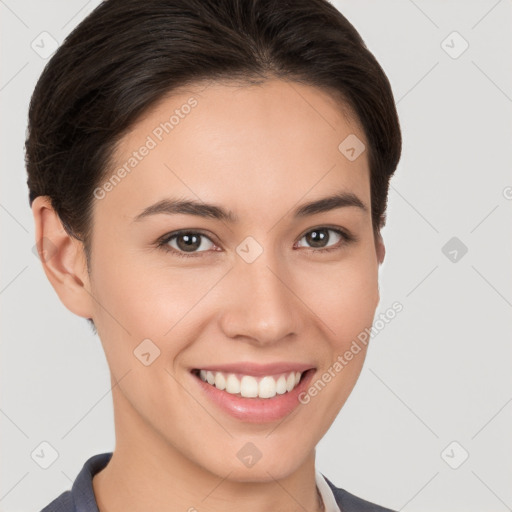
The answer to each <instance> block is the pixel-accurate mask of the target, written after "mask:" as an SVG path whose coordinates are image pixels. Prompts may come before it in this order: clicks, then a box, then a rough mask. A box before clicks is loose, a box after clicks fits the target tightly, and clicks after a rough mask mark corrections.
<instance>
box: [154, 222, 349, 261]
mask: <svg viewBox="0 0 512 512" xmlns="http://www.w3.org/2000/svg"><path fill="white" fill-rule="evenodd" d="M324 229H326V230H327V231H334V232H335V233H336V234H338V235H340V236H341V238H342V240H341V241H340V242H338V243H337V244H336V245H334V246H332V247H324V248H322V249H314V248H310V250H311V251H312V252H320V253H328V252H331V251H336V250H340V249H342V248H343V247H344V246H345V245H347V244H348V243H350V242H355V241H357V238H356V237H355V236H354V235H350V234H348V233H346V232H344V231H341V230H340V229H335V228H331V227H329V226H320V227H316V228H312V229H310V230H309V231H306V232H305V233H304V234H303V235H302V236H301V237H300V238H299V240H302V238H304V237H305V236H306V235H307V234H309V233H311V232H313V231H320V230H324ZM185 233H186V234H193V235H201V236H204V237H205V238H208V240H210V242H212V243H214V242H213V240H211V238H210V237H209V236H208V235H206V234H205V233H203V232H201V231H193V230H189V229H182V230H179V231H173V232H172V233H168V234H167V235H164V237H162V238H160V239H159V240H158V241H157V243H156V247H157V248H158V249H162V250H164V251H165V252H167V253H169V252H171V253H173V254H175V255H176V256H178V257H180V258H197V257H198V256H201V253H203V252H208V251H198V252H195V253H189V254H188V253H186V252H184V251H177V250H176V249H174V248H173V247H170V246H169V245H167V244H168V243H169V242H170V241H171V240H172V239H173V238H175V237H178V236H179V235H181V234H185Z"/></svg>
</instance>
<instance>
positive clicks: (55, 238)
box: [32, 196, 93, 318]
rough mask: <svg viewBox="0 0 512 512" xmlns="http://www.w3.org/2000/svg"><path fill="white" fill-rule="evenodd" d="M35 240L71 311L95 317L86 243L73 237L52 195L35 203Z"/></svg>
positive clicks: (57, 288)
mask: <svg viewBox="0 0 512 512" xmlns="http://www.w3.org/2000/svg"><path fill="white" fill-rule="evenodd" d="M32 214H33V216H34V225H35V240H36V246H37V249H38V253H39V259H40V260H41V263H42V265H43V270H44V272H45V274H46V277H47V278H48V280H49V281H50V283H51V284H52V286H53V288H54V290H55V291H56V293H57V295H58V296H59V298H60V300H61V302H62V303H63V304H64V305H65V306H66V308H68V309H69V310H70V311H71V312H73V313H75V314H76V315H78V316H81V317H84V318H92V316H93V314H92V313H93V311H92V296H91V293H90V291H89V276H88V273H87V266H86V262H85V255H84V251H83V244H82V242H80V241H79V240H77V239H76V238H73V237H72V236H70V235H69V234H68V233H67V232H66V230H65V229H64V227H63V225H62V222H61V220H60V218H59V216H58V215H57V213H56V212H55V210H54V209H53V207H52V205H51V200H50V198H49V196H39V197H36V198H35V199H34V201H33V202H32Z"/></svg>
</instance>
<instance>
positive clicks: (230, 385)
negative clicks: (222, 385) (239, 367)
mask: <svg viewBox="0 0 512 512" xmlns="http://www.w3.org/2000/svg"><path fill="white" fill-rule="evenodd" d="M226 391H227V392H228V393H231V394H232V395H237V394H238V393H240V381H239V380H238V379H237V378H236V377H235V376H234V375H233V374H230V375H228V378H227V380H226Z"/></svg>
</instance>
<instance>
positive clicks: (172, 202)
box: [133, 192, 368, 223]
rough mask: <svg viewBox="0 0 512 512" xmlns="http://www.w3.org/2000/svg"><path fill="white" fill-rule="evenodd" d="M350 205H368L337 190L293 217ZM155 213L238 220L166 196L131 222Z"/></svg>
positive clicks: (207, 206) (208, 207) (214, 208)
mask: <svg viewBox="0 0 512 512" xmlns="http://www.w3.org/2000/svg"><path fill="white" fill-rule="evenodd" d="M350 206H352V207H356V208H359V209H360V210H361V211H363V212H367V211H368V207H367V206H366V205H365V204H364V203H363V202H362V201H361V200H360V199H359V198H358V197H357V196H356V195H355V194H353V193H351V192H338V193H337V194H334V195H331V196H328V197H323V198H321V199H316V200H314V201H310V202H309V203H305V204H302V205H301V206H299V207H298V208H296V209H295V210H294V211H293V217H295V218H302V217H306V216H308V215H315V214H318V213H323V212H328V211H331V210H334V209H337V208H345V207H350ZM157 214H167V215H176V214H184V215H196V216H198V217H205V218H212V219H217V220H221V221H226V222H230V223H236V222H238V221H239V219H238V216H237V215H236V214H235V213H233V212H232V211H231V210H225V209H224V208H222V207H221V206H218V205H215V204H209V203H203V202H200V201H195V200H192V199H174V198H166V199H162V200H161V201H158V202H156V203H154V204H152V205H151V206H148V207H147V208H145V209H144V210H143V211H142V212H141V213H139V214H138V215H136V216H135V217H134V219H133V222H139V221H141V220H143V219H145V218H147V217H149V216H152V215H157Z"/></svg>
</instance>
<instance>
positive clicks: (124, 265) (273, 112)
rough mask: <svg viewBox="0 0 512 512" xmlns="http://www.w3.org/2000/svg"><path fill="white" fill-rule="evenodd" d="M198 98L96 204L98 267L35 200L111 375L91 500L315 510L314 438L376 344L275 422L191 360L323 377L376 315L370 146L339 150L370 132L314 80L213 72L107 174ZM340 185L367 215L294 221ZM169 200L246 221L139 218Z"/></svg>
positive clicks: (156, 113)
mask: <svg viewBox="0 0 512 512" xmlns="http://www.w3.org/2000/svg"><path fill="white" fill-rule="evenodd" d="M192 96H193V97H194V98H195V99H196V100H197V101H198V104H197V106H196V107H195V108H193V109H192V110H191V112H190V114H188V115H187V116H185V117H184V118H183V119H181V120H180V122H179V124H178V125H176V126H175V127H174V129H173V130H172V132H171V133H169V134H166V135H165V136H164V138H163V140H162V141H161V142H159V144H158V145H157V147H156V148H155V149H153V150H151V151H150V153H149V154H148V155H147V156H146V157H145V158H144V159H143V160H142V161H141V162H139V163H138V165H137V166H136V167H135V168H134V169H133V170H132V171H131V173H130V174H128V175H127V176H126V177H124V178H123V180H122V181H121V183H119V184H118V185H116V186H115V187H114V188H113V189H112V190H111V191H110V192H108V193H107V194H106V196H105V197H104V198H103V199H101V200H98V199H95V204H94V218H93V238H92V265H91V273H90V275H89V274H88V273H87V268H86V264H85V258H84V254H83V247H82V244H81V243H80V242H78V241H77V240H75V239H73V238H70V237H69V236H68V235H67V234H66V232H65V231H64V229H63V227H62V225H61V223H60V221H59V219H58V217H57V215H56V214H55V212H54V211H53V209H52V208H51V205H50V203H49V200H48V198H47V197H38V198H37V199H36V200H35V201H34V202H33V206H32V209H33V215H34V220H35V226H36V240H40V239H41V238H42V237H46V238H47V239H49V240H51V242H52V243H53V244H54V246H55V253H54V254H53V256H52V257H51V258H49V259H48V260H47V261H43V262H42V263H43V268H44V271H45V273H46V275H47V277H48V279H49V280H50V282H51V284H52V286H53V287H54V289H55V291H56V292H57V294H58V295H59V297H60V299H61V301H62V302H63V304H64V305H65V306H66V307H67V308H68V309H69V310H70V311H72V312H73V313H75V314H77V315H79V316H82V317H84V318H93V320H94V322H95V325H96V327H97V330H98V335H99V337H100V339H101V342H102V345H103V348H104V350H105V355H106V358H107V361H108V364H109V367H110V371H111V378H112V386H113V389H112V396H113V403H114V417H115V433H116V446H115V450H114V455H113V457H112V460H111V461H110V463H109V464H108V465H107V467H106V468H105V469H104V470H103V471H101V472H100V473H98V474H97V475H96V476H95V477H94V479H93V488H94V492H95V495H96V499H97V501H98V504H99V508H100V510H101V511H102V512H104V511H107V510H108V512H118V511H119V512H120V511H127V510H154V511H162V512H163V511H185V510H189V509H190V510H193V509H191V507H195V509H197V510H199V511H201V512H203V511H204V512H209V511H220V510H222V511H224V512H230V511H234V510H237V511H238V510H240V507H241V505H242V504H243V510H244V511H246V512H261V511H267V510H279V511H292V510H298V509H302V507H304V509H306V510H311V511H314V510H320V508H319V504H318V501H317V496H316V488H315V480H314V471H315V446H316V445H317V443H318V442H319V440H320V439H321V438H322V437H323V435H324V434H325V433H326V431H327V430H328V429H329V427H330V426H331V424H332V422H333V421H334V419H335V418H336V416H337V414H338V412H339V410H340V409H341V407H342V406H343V404H344V403H345V401H346V400H347V398H348V396H349V394H350V393H351V391H352V389H353V387H354V385H355V383H356V381H357V379H358V377H359V374H360V372H361V368H362V365H363V362H364V359H365V356H366V348H363V350H361V352H359V353H358V354H357V355H356V356H354V358H353V359H352V360H351V361H350V363H349V364H347V366H346V367H345V368H344V369H343V370H342V371H341V372H340V373H339V374H337V376H336V377H335V378H334V379H332V381H331V382H330V383H329V384H328V385H327V386H325V388H324V389H323V390H322V391H321V392H320V393H318V395H317V396H316V397H314V398H313V399H311V401H310V402H309V403H308V404H305V405H300V406H299V407H297V408H296V409H295V410H294V411H293V412H292V413H291V414H290V415H289V416H287V417H286V419H285V420H284V421H281V422H272V423H265V424H252V423H247V422H242V421H239V420H237V419H235V418H233V417H231V416H230V415H228V414H226V413H224V412H223V411H221V410H219V409H218V408H217V407H216V405H215V404H213V403H212V402H210V401H208V399H206V398H205V397H204V395H203V394H202V393H201V392H200V391H201V390H200V389H199V387H198V385H197V383H196V382H195V380H194V379H195V377H193V376H192V375H191V374H190V372H189V369H190V368H193V367H194V368H200V367H201V366H202V365H206V364H213V363H216V364H222V363H234V362H239V361H251V362H259V363H269V362H275V361H294V362H308V363H311V365H312V366H314V367H316V368H317V374H316V375H317V376H319V375H321V374H322V373H323V372H325V371H326V370H327V368H329V367H330V366H332V364H333V362H334V361H335V360H336V358H337V357H338V356H339V355H342V354H344V353H345V351H346V350H347V349H348V348H349V347H350V344H351V343H352V341H353V340H354V339H356V337H357V335H358V334H359V333H360V332H361V331H363V330H364V329H365V328H366V327H368V328H369V327H370V326H371V325H372V322H373V318H374V314H375V309H376V307H377V305H378V303H379V288H378V270H379V264H380V263H382V260H383V258H384V253H385V250H384V245H383V242H382V239H381V237H380V235H376V234H375V233H374V232H373V229H372V222H371V211H370V179H369V167H368V159H367V152H366V151H365V152H363V153H362V154H361V156H360V157H359V158H357V159H356V160H355V161H349V160H348V159H347V158H345V156H344V155H343V154H342V153H341V152H340V151H339V150H338V145H339V144H340V142H341V141H343V140H344V139H345V138H346V137H347V136H348V135H349V134H355V135H356V136H357V137H358V138H359V139H360V140H362V141H364V143H365V144H366V140H365V136H364V133H363V131H362V129H361V127H360V126H359V124H358V123H357V122H356V121H354V118H353V117H352V118H351V119H349V118H348V117H346V116H345V114H344V113H343V111H342V109H340V107H339V105H338V104H337V103H336V102H335V101H334V99H333V98H332V97H331V96H330V95H329V94H328V93H326V92H324V91H322V90H319V89H317V88H314V87H310V86H306V85H301V84H297V83H287V82H284V81H280V80H268V81H266V82H264V83H263V84H262V85H258V86H240V85H234V84H229V83H223V84H220V83H217V84H209V85H208V86H207V87H204V86H203V87H199V86H198V87H195V88H190V89H188V90H187V91H181V92H180V93H179V94H173V95H172V96H169V97H167V98H165V99H164V100H162V101H161V102H160V103H159V104H158V105H156V106H155V108H153V109H151V111H150V112H148V114H147V115H145V116H144V117H143V118H142V119H141V120H139V121H138V122H137V123H136V125H135V126H134V127H133V129H132V130H131V131H130V132H129V133H128V134H127V135H126V136H125V137H124V138H123V139H122V141H121V143H120V144H119V146H118V147H117V149H116V154H115V165H114V166H113V170H115V169H116V168H117V167H116V166H121V165H122V164H123V163H124V162H126V160H127V159H128V158H129V156H130V155H131V154H132V152H133V151H134V150H137V149H138V148H139V147H140V146H142V145H143V144H144V142H145V141H146V138H147V136H148V135H150V134H151V133H152V131H153V130H154V129H155V127H156V126H158V125H159V123H160V122H163V121H165V120H168V119H169V116H170V113H172V112H173V111H174V110H175V109H176V108H180V106H182V105H183V104H185V103H186V102H187V100H188V99H189V98H191V97H192ZM339 190H343V191H346V192H352V193H353V194H355V195H357V197H358V198H359V199H360V200H361V201H362V202H363V203H364V204H365V205H366V206H367V210H366V211H363V210H362V209H360V208H356V207H353V206H348V207H343V208H337V209H333V210H331V211H328V212H323V213H318V214H315V215H310V216H307V217H303V218H298V219H294V218H292V215H291V211H292V210H293V209H294V208H295V207H297V206H299V205H300V204H303V203H305V202H309V201H311V200H314V199H319V198H322V197H325V196H328V195H331V194H332V193H333V192H334V191H339ZM171 196H172V197H176V196H179V197H186V198H189V199H198V198H199V199H200V200H201V201H204V202H212V203H215V204H217V205H220V206H223V207H224V208H226V209H230V210H232V211H233V212H234V213H235V214H236V215H237V216H238V217H239V221H238V223H236V224H230V223H229V222H223V221H220V220H217V219H213V218H202V217H197V216H193V215H185V214H179V215H168V214H158V215H154V216H151V217H147V218H146V219H145V220H142V221H139V222H133V218H134V217H135V216H136V215H137V214H138V213H140V212H141V211H142V210H143V209H144V208H146V207H147V206H149V205H151V204H153V203H155V202H156V201H158V200H160V199H163V198H166V197H171ZM325 225H327V226H329V227H330V228H336V227H337V228H340V229H342V230H343V229H344V230H348V231H349V232H350V233H351V234H353V235H354V236H355V237H357V240H356V241H352V242H345V243H344V242H343V239H340V238H339V236H337V235H336V233H334V232H332V231H329V232H328V233H329V235H330V239H329V241H328V242H324V246H331V247H332V246H338V249H336V250H333V251H330V252H327V253H320V252H318V250H319V248H321V246H319V247H316V246H314V245H312V242H311V240H308V238H307V237H306V236H305V235H307V234H308V233H310V232H311V231H312V230H313V228H321V227H322V226H325ZM178 229H191V230H192V229H195V230H201V231H202V232H205V234H206V235H207V237H204V238H201V240H202V244H201V247H200V248H199V249H196V251H195V254H196V255H198V256H197V257H190V258H183V257H179V256H177V255H174V254H173V253H172V252H166V251H165V250H164V249H162V248H160V249H158V248H156V247H155V243H156V241H157V240H158V238H159V237H162V236H163V235H165V234H167V233H171V232H173V231H175V230H178ZM247 236H251V237H253V238H254V239H255V240H257V242H258V243H259V244H260V246H261V247H262V248H263V253H262V254H261V255H260V256H259V257H258V258H257V259H256V260H255V261H254V262H252V263H247V262H246V261H245V260H244V259H242V258H241V257H240V256H239V255H238V253H237V252H236V248H237V246H238V245H239V244H240V243H241V242H242V241H243V240H244V239H245V238H246V237H247ZM209 239H210V240H209ZM171 244H172V247H173V248H174V249H175V250H179V247H183V246H184V245H183V244H181V246H180V245H178V240H176V239H174V242H169V243H168V246H169V245H171ZM216 248H217V249H219V250H215V249H216ZM315 251H316V252H315ZM146 338H149V339H151V340H152V342H153V343H154V344H155V345H156V346H158V348H159V349H160V356H159V357H158V358H156V359H155V360H154V362H152V363H151V365H149V366H145V365H143V364H141V362H140V360H139V359H138V358H137V357H135V356H134V353H133V351H134V350H135V349H136V347H137V346H138V345H139V344H140V343H141V341H142V340H144V339H146ZM247 442H252V443H253V444H254V445H256V447H257V448H258V450H259V451H260V452H261V454H262V458H261V459H260V460H259V461H258V462H257V463H256V464H255V465H254V466H252V467H250V468H248V467H246V466H244V465H243V464H241V462H240V460H239V459H238V458H237V456H236V454H237V452H238V451H239V450H240V449H241V448H242V447H243V446H244V445H245V444H246V443H247ZM278 484H279V485H278ZM285 490H286V491H285Z"/></svg>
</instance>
